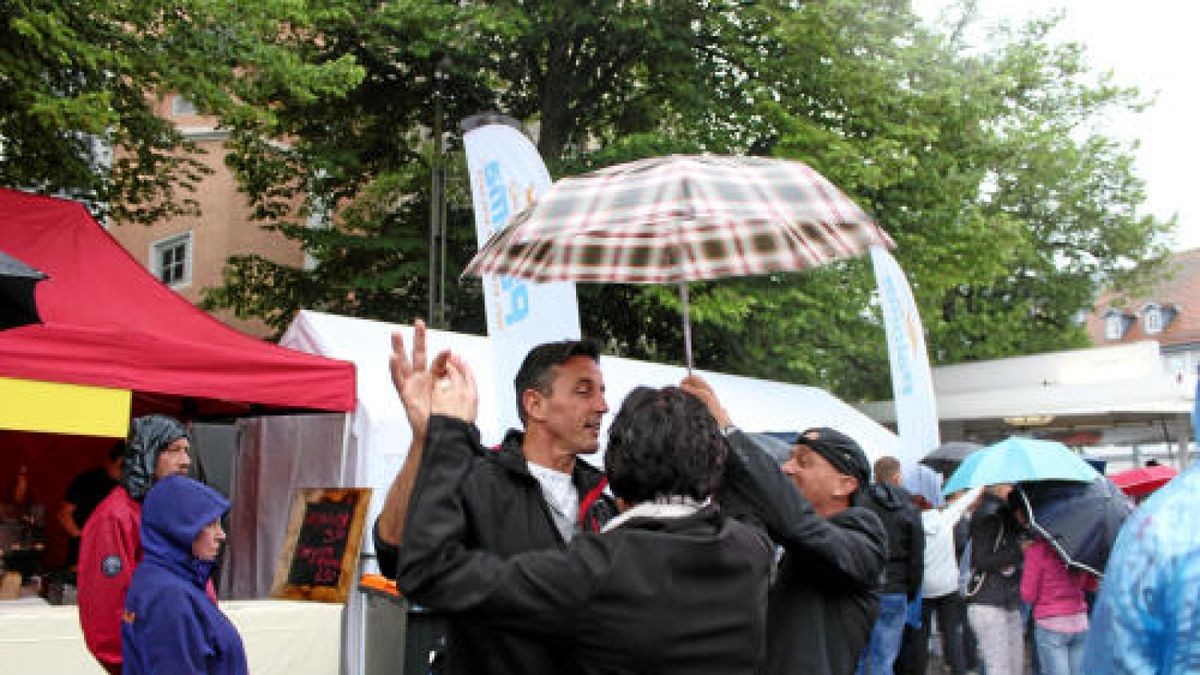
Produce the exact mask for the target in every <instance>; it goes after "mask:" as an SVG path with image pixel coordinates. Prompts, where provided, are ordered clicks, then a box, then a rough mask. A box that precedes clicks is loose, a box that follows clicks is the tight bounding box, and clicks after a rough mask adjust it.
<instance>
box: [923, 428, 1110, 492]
mask: <svg viewBox="0 0 1200 675" xmlns="http://www.w3.org/2000/svg"><path fill="white" fill-rule="evenodd" d="M1099 477H1100V474H1099V473H1097V472H1096V470H1095V469H1093V468H1092V467H1091V466H1089V465H1088V463H1087V462H1085V461H1083V460H1082V459H1081V458H1080V457H1079V455H1076V454H1075V453H1073V452H1071V450H1070V449H1068V448H1067V446H1065V445H1063V444H1062V443H1058V442H1056V441H1042V440H1035V439H1032V438H1022V437H1020V436H1012V437H1010V438H1007V439H1005V440H1003V441H1000V442H999V443H995V444H993V445H989V446H987V447H986V448H983V449H982V450H979V451H978V452H975V453H974V454H972V455H970V456H968V457H967V458H966V460H964V461H963V463H962V465H961V466H959V467H958V469H957V470H956V471H955V472H954V473H953V474H952V475H951V476H950V480H948V481H946V485H945V486H944V487H943V488H942V493H943V494H947V495H948V494H952V493H954V492H958V491H959V490H966V489H968V488H973V487H975V486H977V485H997V484H1000V483H1019V482H1022V481H1040V480H1065V481H1078V482H1084V483H1088V482H1091V481H1093V480H1095V479H1097V478H1099Z"/></svg>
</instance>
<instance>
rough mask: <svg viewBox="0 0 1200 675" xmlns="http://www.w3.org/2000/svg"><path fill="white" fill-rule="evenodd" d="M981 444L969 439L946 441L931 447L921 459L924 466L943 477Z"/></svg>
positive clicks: (947, 475) (951, 471) (952, 471)
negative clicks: (931, 449)
mask: <svg viewBox="0 0 1200 675" xmlns="http://www.w3.org/2000/svg"><path fill="white" fill-rule="evenodd" d="M982 447H983V446H982V445H980V444H979V443H971V442H970V441H947V442H945V443H942V444H941V445H939V446H937V447H936V448H934V449H933V451H931V452H930V453H929V454H928V455H925V457H924V458H923V459H922V460H921V463H922V464H924V465H925V466H927V467H929V468H931V469H933V470H934V471H939V472H941V474H942V475H943V476H945V477H949V476H950V474H952V473H954V470H955V469H957V468H958V465H959V464H962V461H963V460H964V459H966V458H967V455H970V454H971V453H973V452H975V451H976V450H979V449H981V448H982Z"/></svg>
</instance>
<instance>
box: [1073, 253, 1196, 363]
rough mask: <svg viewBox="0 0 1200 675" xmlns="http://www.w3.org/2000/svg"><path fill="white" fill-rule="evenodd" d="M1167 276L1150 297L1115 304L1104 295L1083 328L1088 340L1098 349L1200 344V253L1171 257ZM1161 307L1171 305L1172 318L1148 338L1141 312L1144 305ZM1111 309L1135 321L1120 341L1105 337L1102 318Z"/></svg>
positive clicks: (1111, 296) (1111, 295) (1110, 296)
mask: <svg viewBox="0 0 1200 675" xmlns="http://www.w3.org/2000/svg"><path fill="white" fill-rule="evenodd" d="M1167 265H1168V268H1167V269H1168V272H1167V276H1166V278H1165V279H1163V281H1161V282H1160V283H1159V284H1158V285H1157V286H1155V287H1154V288H1153V289H1152V290H1151V291H1150V292H1149V293H1147V294H1145V295H1144V296H1142V297H1138V298H1130V299H1128V300H1127V301H1126V302H1124V303H1121V304H1116V303H1115V302H1114V300H1115V296H1114V294H1113V293H1110V292H1106V293H1104V294H1102V295H1101V296H1100V299H1099V300H1097V302H1096V310H1095V311H1094V312H1093V313H1092V314H1091V315H1089V316H1088V318H1087V321H1086V322H1085V325H1086V327H1087V333H1088V336H1089V337H1091V338H1092V341H1093V342H1094V343H1096V344H1097V345H1105V344H1117V343H1119V342H1136V341H1138V340H1157V341H1158V342H1159V344H1161V345H1163V346H1164V347H1166V346H1171V345H1180V344H1189V343H1192V342H1200V249H1193V250H1191V251H1183V252H1181V253H1176V254H1174V255H1173V256H1171V260H1170V262H1168V263H1167ZM1151 302H1152V303H1156V304H1158V305H1159V306H1162V307H1169V306H1172V305H1174V307H1175V309H1176V314H1175V318H1174V319H1172V320H1171V323H1170V324H1168V325H1167V327H1166V328H1165V329H1164V330H1163V331H1162V332H1161V333H1155V334H1151V335H1147V334H1146V332H1145V330H1144V328H1143V325H1142V309H1143V308H1144V307H1145V306H1146V304H1147V303H1151ZM1110 309H1119V310H1122V311H1124V312H1125V313H1127V314H1129V315H1131V316H1133V317H1135V319H1136V320H1135V321H1134V322H1133V323H1132V324H1131V325H1130V326H1129V329H1128V330H1126V331H1125V335H1124V336H1122V337H1121V339H1120V340H1108V339H1105V337H1104V317H1105V315H1106V314H1107V313H1108V311H1109V310H1110Z"/></svg>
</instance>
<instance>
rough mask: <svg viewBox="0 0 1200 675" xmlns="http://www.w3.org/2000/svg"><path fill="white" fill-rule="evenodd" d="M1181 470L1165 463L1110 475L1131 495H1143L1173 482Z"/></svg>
mask: <svg viewBox="0 0 1200 675" xmlns="http://www.w3.org/2000/svg"><path fill="white" fill-rule="evenodd" d="M1178 475H1179V472H1178V471H1176V470H1175V469H1172V468H1171V467H1169V466H1166V465H1164V464H1159V465H1157V466H1144V467H1138V468H1136V469H1129V470H1128V471H1121V472H1119V473H1114V474H1113V475H1111V476H1109V478H1110V479H1111V480H1112V482H1113V483H1114V484H1115V485H1116V486H1117V487H1119V488H1121V491H1122V492H1124V493H1125V494H1127V495H1129V496H1130V497H1141V496H1142V495H1148V494H1150V493H1151V492H1154V491H1155V490H1157V489H1158V488H1160V487H1162V486H1164V485H1166V484H1167V483H1169V482H1171V479H1172V478H1174V477H1175V476H1178Z"/></svg>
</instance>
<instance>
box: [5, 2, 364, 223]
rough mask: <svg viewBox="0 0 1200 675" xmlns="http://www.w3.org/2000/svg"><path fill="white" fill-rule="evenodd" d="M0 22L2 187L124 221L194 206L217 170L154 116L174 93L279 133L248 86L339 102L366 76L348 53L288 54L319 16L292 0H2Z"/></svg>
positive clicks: (290, 96)
mask: <svg viewBox="0 0 1200 675" xmlns="http://www.w3.org/2000/svg"><path fill="white" fill-rule="evenodd" d="M0 16H2V17H3V20H2V21H0V184H3V185H8V186H14V187H22V188H31V189H37V190H41V191H44V192H49V193H58V192H66V193H69V194H73V195H76V196H79V197H81V198H85V199H87V200H89V201H90V202H91V203H92V204H93V205H95V207H96V210H97V211H99V212H100V213H99V215H106V214H109V213H110V214H111V215H112V216H114V217H115V218H116V219H117V220H118V221H124V222H131V221H132V222H143V223H149V222H153V221H155V220H158V219H160V218H163V217H166V216H168V215H171V214H175V213H180V212H185V211H188V210H191V209H193V208H194V206H195V203H194V201H192V200H190V199H188V198H187V196H186V194H180V193H181V192H182V193H186V192H187V191H189V190H190V189H192V188H193V187H194V186H195V184H196V182H197V181H198V180H199V179H200V178H201V177H202V176H203V175H204V173H205V169H204V167H203V165H202V164H201V163H200V162H199V161H197V160H196V158H195V156H194V153H195V152H196V148H195V147H194V146H193V145H191V144H189V143H188V142H187V141H186V140H185V139H184V137H183V136H182V134H181V133H180V132H179V131H178V130H177V129H176V128H175V127H174V125H173V124H172V123H171V122H170V121H168V120H165V119H163V118H162V117H159V116H157V115H156V114H155V110H154V104H155V102H156V101H161V100H162V97H164V96H166V95H168V94H181V95H183V96H185V97H187V98H188V99H189V100H190V101H192V102H193V103H195V104H196V106H197V108H198V109H199V110H200V111H202V112H204V113H206V114H211V115H214V116H216V117H217V118H218V120H220V121H222V122H228V121H230V120H237V121H238V122H239V123H240V124H241V125H242V126H250V125H255V126H258V127H259V128H260V129H262V130H264V131H268V132H269V131H270V130H271V129H272V128H273V120H272V117H273V110H272V108H271V107H270V106H260V105H253V104H250V103H249V102H248V101H247V99H246V98H245V95H246V94H247V93H248V92H250V91H268V90H269V91H271V92H272V94H273V95H274V96H278V97H279V98H280V99H284V100H287V99H296V100H315V99H322V100H326V101H329V100H332V99H334V98H336V97H337V96H338V95H339V94H340V93H341V92H343V91H345V90H346V89H347V88H349V87H352V86H354V85H355V84H357V82H358V78H359V76H360V75H361V72H360V70H359V68H358V67H357V66H355V64H354V62H353V59H352V57H350V56H349V55H339V56H338V57H336V58H333V59H329V60H326V61H322V62H313V61H304V60H302V59H301V58H300V54H299V53H298V52H296V51H295V50H293V49H291V48H290V46H289V45H288V43H290V41H291V39H292V38H294V37H295V36H303V35H312V32H311V25H312V23H313V22H314V21H319V20H320V19H321V16H320V13H319V12H309V11H308V8H307V7H305V5H304V4H303V3H296V2H291V1H289V0H256V1H255V2H249V3H234V2H225V1H224V0H182V1H173V2H162V1H161V0H95V1H92V2H86V3H85V2H76V1H73V0H57V1H54V2H38V3H31V2H25V1H24V0H0ZM108 149H111V150H113V151H114V152H112V160H111V162H109V161H106V160H105V159H104V158H105V157H106V156H107V155H108V152H107V150H108Z"/></svg>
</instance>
